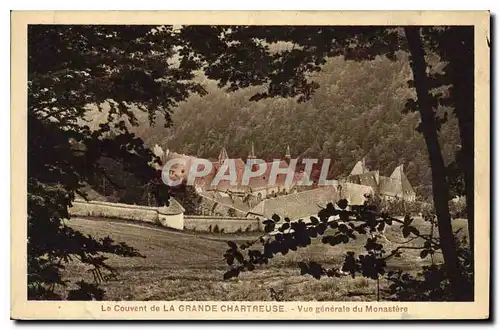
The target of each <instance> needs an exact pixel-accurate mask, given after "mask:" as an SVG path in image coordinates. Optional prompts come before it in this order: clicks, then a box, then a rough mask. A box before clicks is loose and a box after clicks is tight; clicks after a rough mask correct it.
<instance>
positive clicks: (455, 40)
mask: <svg viewBox="0 0 500 330" xmlns="http://www.w3.org/2000/svg"><path fill="white" fill-rule="evenodd" d="M446 39H447V40H446V42H447V44H446V46H447V49H446V51H447V55H448V56H447V59H448V60H449V61H450V63H449V64H448V66H449V70H448V74H451V77H452V81H453V88H452V90H451V95H452V98H453V99H454V100H455V102H454V106H455V112H456V116H457V118H458V126H459V130H460V140H461V145H462V147H461V151H460V157H459V159H458V164H459V166H460V168H461V170H462V171H463V173H464V181H465V198H466V201H467V226H468V228H467V229H468V232H469V244H470V249H471V252H472V257H473V259H472V260H473V261H474V28H472V27H469V26H465V27H454V28H453V29H452V30H451V35H449V34H448V35H447V36H446Z"/></svg>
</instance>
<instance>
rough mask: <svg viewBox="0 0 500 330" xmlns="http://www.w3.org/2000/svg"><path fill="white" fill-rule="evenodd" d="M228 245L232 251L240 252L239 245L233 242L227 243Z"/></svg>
mask: <svg viewBox="0 0 500 330" xmlns="http://www.w3.org/2000/svg"><path fill="white" fill-rule="evenodd" d="M227 245H229V247H230V248H231V249H232V250H238V245H236V243H235V242H232V241H227Z"/></svg>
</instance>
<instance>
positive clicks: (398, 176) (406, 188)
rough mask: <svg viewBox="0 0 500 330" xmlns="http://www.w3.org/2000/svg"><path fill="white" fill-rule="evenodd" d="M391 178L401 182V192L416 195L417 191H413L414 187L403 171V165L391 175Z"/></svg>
mask: <svg viewBox="0 0 500 330" xmlns="http://www.w3.org/2000/svg"><path fill="white" fill-rule="evenodd" d="M391 178H392V179H395V180H398V181H399V182H401V190H402V191H403V192H404V193H405V194H414V193H415V190H413V187H412V185H411V183H410V181H408V178H407V177H406V175H405V173H404V171H403V165H402V164H401V165H399V166H398V167H396V168H395V169H394V171H393V172H392V174H391Z"/></svg>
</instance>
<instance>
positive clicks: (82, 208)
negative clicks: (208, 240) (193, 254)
mask: <svg viewBox="0 0 500 330" xmlns="http://www.w3.org/2000/svg"><path fill="white" fill-rule="evenodd" d="M161 209H162V208H161V207H151V206H142V205H130V204H120V203H109V202H100V201H90V202H87V201H85V200H79V199H77V200H75V201H73V206H72V207H71V208H70V209H69V214H70V215H71V216H79V217H102V218H115V219H124V220H134V221H142V222H148V223H155V224H161V225H163V226H164V227H169V228H174V229H178V230H184V229H186V230H193V231H209V232H225V233H232V232H239V231H241V232H248V231H258V230H260V228H261V225H260V220H259V219H251V218H244V217H217V216H204V215H201V216H194V215H183V214H182V213H181V214H175V215H172V214H164V213H162V212H161Z"/></svg>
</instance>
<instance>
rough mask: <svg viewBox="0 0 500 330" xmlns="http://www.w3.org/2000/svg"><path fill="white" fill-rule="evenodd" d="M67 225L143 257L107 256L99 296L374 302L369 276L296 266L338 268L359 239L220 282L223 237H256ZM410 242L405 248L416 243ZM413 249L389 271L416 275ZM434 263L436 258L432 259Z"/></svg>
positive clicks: (76, 272) (70, 274)
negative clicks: (108, 270) (109, 269)
mask: <svg viewBox="0 0 500 330" xmlns="http://www.w3.org/2000/svg"><path fill="white" fill-rule="evenodd" d="M69 222H70V225H71V226H72V227H74V228H75V229H78V230H80V231H82V232H84V233H88V234H92V235H95V236H97V237H103V236H107V235H109V236H110V237H111V238H113V239H114V240H115V241H117V242H126V243H127V244H128V245H130V246H133V247H135V248H137V249H138V250H139V252H140V253H142V254H143V255H144V256H145V257H146V258H121V257H116V256H109V260H108V263H109V264H110V265H111V266H113V267H115V268H116V270H117V272H118V276H117V278H115V279H112V280H108V281H106V282H104V283H103V288H104V289H105V291H106V295H105V299H106V300H184V301H186V300H191V301H193V300H198V301H200V300H239V301H242V300H245V301H265V300H275V297H273V295H272V294H271V291H272V289H273V290H274V291H276V292H280V298H279V299H283V300H290V301H314V300H316V301H374V300H376V299H377V297H376V281H374V280H370V279H366V278H362V277H357V278H355V279H352V278H351V277H348V276H345V277H342V278H326V277H325V278H322V279H320V280H316V279H314V278H312V277H311V276H309V275H307V276H301V275H300V270H299V268H298V267H297V263H298V262H300V261H316V262H319V263H323V264H326V265H338V264H340V263H341V262H342V260H343V257H344V255H345V253H346V252H347V251H354V252H356V253H358V252H363V251H364V248H363V245H364V244H365V240H364V239H363V238H362V237H360V238H358V239H357V240H356V241H355V242H351V243H349V244H344V245H339V246H336V247H331V246H329V245H324V244H322V243H321V239H317V238H316V239H315V240H313V244H311V245H310V246H308V247H306V248H302V249H299V250H298V251H296V252H290V253H288V254H287V255H285V256H282V255H279V256H277V257H276V258H274V259H273V260H272V261H271V262H270V263H269V265H264V266H261V267H258V268H257V269H256V270H255V271H253V272H245V273H242V274H240V276H239V277H238V278H235V279H231V280H228V281H223V278H222V276H223V274H224V272H225V271H226V270H227V269H228V266H227V264H226V263H225V260H224V258H223V254H224V251H225V250H226V249H227V244H226V240H233V241H239V242H242V243H243V242H246V241H247V240H249V239H251V238H252V235H253V237H256V235H257V234H255V233H253V234H251V233H244V234H233V235H231V234H214V233H206V234H205V233H192V232H191V233H186V232H179V231H171V230H168V229H164V228H160V227H155V226H152V225H149V226H143V225H139V224H134V223H130V222H118V221H104V220H97V221H96V220H89V219H71V220H70V221H69ZM414 225H415V226H416V227H418V228H419V230H420V232H422V233H428V232H429V228H430V227H429V225H428V223H426V222H424V221H423V220H422V219H420V218H416V219H415V221H414ZM454 226H455V230H456V229H458V228H463V232H464V233H465V230H466V221H464V220H454ZM386 237H387V238H388V239H389V240H390V241H391V242H393V243H391V244H390V246H387V245H386V246H387V247H386V249H392V248H395V247H397V246H399V244H397V243H396V242H402V241H405V239H404V238H403V236H402V234H401V231H400V229H399V225H393V226H390V227H388V229H386ZM421 244H422V242H419V240H414V241H412V242H411V243H408V244H406V245H410V246H411V245H413V246H420V245H421ZM419 253H420V250H404V251H403V255H402V257H400V258H393V259H392V260H390V261H389V262H388V266H389V268H391V269H402V270H405V271H408V272H411V273H413V274H416V273H417V272H418V271H419V270H420V268H421V266H422V265H425V264H429V263H430V262H431V260H430V257H427V258H425V259H421V258H420V256H419ZM434 258H435V262H440V259H441V258H440V255H439V254H436V255H435V256H434ZM82 275H83V276H88V280H91V279H92V275H91V273H90V271H88V269H87V268H84V266H82V265H80V264H70V265H68V266H67V267H66V270H65V272H64V277H65V278H66V279H78V278H81V277H82ZM387 286H388V283H387V281H386V280H381V281H380V287H381V289H382V294H381V297H380V298H381V300H388V299H390V297H388V296H387V294H384V292H383V290H384V288H386V287H387Z"/></svg>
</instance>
